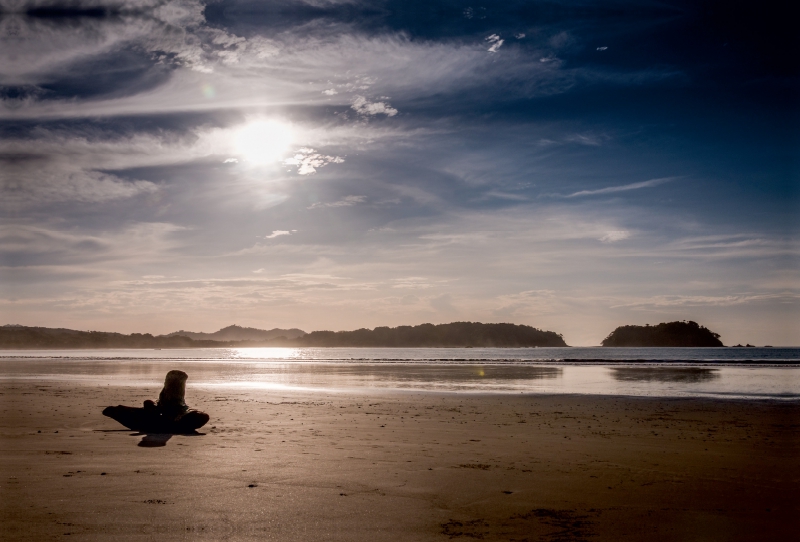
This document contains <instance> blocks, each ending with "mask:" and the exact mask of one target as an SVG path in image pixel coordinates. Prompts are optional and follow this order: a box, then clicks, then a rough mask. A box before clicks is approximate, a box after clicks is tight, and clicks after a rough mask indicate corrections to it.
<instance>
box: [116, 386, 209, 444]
mask: <svg viewBox="0 0 800 542" xmlns="http://www.w3.org/2000/svg"><path fill="white" fill-rule="evenodd" d="M188 378H189V375H187V374H186V373H184V372H183V371H170V372H168V373H167V377H166V379H165V380H164V388H163V389H162V390H161V393H160V394H159V396H158V403H154V402H153V401H150V400H149V399H148V400H147V401H145V402H144V408H135V407H127V406H122V405H119V406H115V407H111V406H110V407H106V408H105V409H104V410H103V415H104V416H108V417H109V418H111V419H114V420H116V421H118V422H119V423H121V424H122V425H124V426H125V427H127V428H129V429H133V430H134V431H149V432H153V433H191V432H192V431H194V430H196V429H199V428H200V427H203V426H204V425H205V424H206V423H208V420H209V416H208V414H206V413H205V412H200V411H197V410H190V409H189V407H188V406H186V403H185V402H184V399H183V397H184V395H185V393H186V380H187V379H188Z"/></svg>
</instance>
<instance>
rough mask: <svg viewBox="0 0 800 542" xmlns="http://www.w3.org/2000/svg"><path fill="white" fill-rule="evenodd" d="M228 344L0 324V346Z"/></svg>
mask: <svg viewBox="0 0 800 542" xmlns="http://www.w3.org/2000/svg"><path fill="white" fill-rule="evenodd" d="M219 346H230V343H224V342H220V341H194V340H192V339H190V338H189V337H182V336H174V337H163V336H162V337H154V336H153V335H151V334H149V333H131V334H130V335H123V334H122V333H107V332H104V331H76V330H74V329H61V328H47V327H27V326H14V325H8V326H2V327H0V348H4V349H42V350H46V349H54V348H63V349H69V348H209V347H219Z"/></svg>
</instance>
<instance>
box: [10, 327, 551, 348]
mask: <svg viewBox="0 0 800 542" xmlns="http://www.w3.org/2000/svg"><path fill="white" fill-rule="evenodd" d="M290 331H293V330H290ZM297 331H299V330H297ZM255 346H260V347H269V346H296V347H302V346H314V347H320V346H373V347H406V348H414V347H426V346H427V347H443V346H449V347H456V348H458V347H467V346H476V347H480V346H483V347H492V346H494V347H523V346H567V344H566V343H565V342H564V339H563V338H562V337H561V335H558V334H557V333H554V332H552V331H541V330H539V329H536V328H533V327H530V326H522V325H514V324H480V323H478V322H455V323H452V324H440V325H433V324H422V325H419V326H413V327H412V326H400V327H395V328H389V327H376V328H375V329H373V330H369V329H358V330H356V331H336V332H334V331H314V332H312V333H309V334H307V335H303V336H301V337H295V338H286V337H285V336H281V337H277V338H275V339H272V340H261V341H252V340H251V341H241V340H240V341H231V340H228V341H214V340H196V339H192V338H190V337H186V336H184V335H176V334H171V335H162V336H153V335H151V334H149V333H132V334H130V335H123V334H122V333H106V332H102V331H75V330H72V329H53V328H46V327H27V326H17V325H6V326H0V348H2V349H67V348H222V347H228V348H230V347H255Z"/></svg>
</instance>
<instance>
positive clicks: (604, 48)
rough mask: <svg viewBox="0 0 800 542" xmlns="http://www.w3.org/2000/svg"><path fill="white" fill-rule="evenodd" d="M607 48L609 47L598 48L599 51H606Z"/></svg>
mask: <svg viewBox="0 0 800 542" xmlns="http://www.w3.org/2000/svg"><path fill="white" fill-rule="evenodd" d="M606 49H608V47H598V48H597V50H598V51H605V50H606Z"/></svg>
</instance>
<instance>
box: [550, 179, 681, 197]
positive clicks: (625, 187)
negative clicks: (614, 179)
mask: <svg viewBox="0 0 800 542" xmlns="http://www.w3.org/2000/svg"><path fill="white" fill-rule="evenodd" d="M677 178H678V177H662V178H660V179H650V180H649V181H642V182H639V183H631V184H623V185H620V186H609V187H607V188H599V189H597V190H581V191H580V192H575V193H573V194H569V195H568V196H565V197H567V198H577V197H580V196H594V195H597V194H612V193H614V192H626V191H628V190H638V189H640V188H651V187H653V186H658V185H660V184H664V183H668V182H670V181H674V180H675V179H677Z"/></svg>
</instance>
